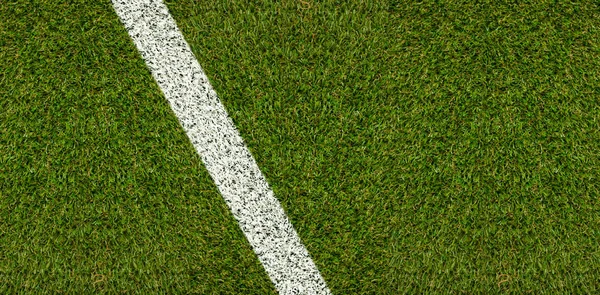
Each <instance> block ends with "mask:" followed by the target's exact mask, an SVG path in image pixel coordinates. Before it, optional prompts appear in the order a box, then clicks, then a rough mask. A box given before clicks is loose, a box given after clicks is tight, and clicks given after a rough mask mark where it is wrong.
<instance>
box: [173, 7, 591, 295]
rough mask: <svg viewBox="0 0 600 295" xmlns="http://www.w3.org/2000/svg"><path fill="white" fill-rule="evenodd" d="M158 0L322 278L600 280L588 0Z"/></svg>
mask: <svg viewBox="0 0 600 295" xmlns="http://www.w3.org/2000/svg"><path fill="white" fill-rule="evenodd" d="M307 2H309V3H310V4H303V2H302V1H291V0H287V1H278V2H277V3H275V2H274V1H253V2H251V3H248V2H247V1H214V2H213V1H201V2H200V3H198V2H197V1H192V0H186V1H169V2H168V3H169V7H170V9H171V12H172V14H173V15H174V17H175V19H176V20H177V21H178V23H179V26H180V28H181V29H182V30H183V32H184V35H185V36H186V38H187V40H188V42H190V43H191V46H192V48H193V50H194V52H195V54H196V55H197V57H198V59H199V61H200V63H201V64H202V66H203V67H204V69H205V70H206V72H207V74H208V76H209V78H210V79H211V81H212V83H213V85H214V87H215V88H216V90H217V93H219V95H220V97H221V99H222V100H223V102H224V104H225V106H226V107H227V108H228V110H229V112H230V114H231V116H232V117H233V118H234V121H235V122H236V124H237V126H238V128H239V129H240V131H241V133H242V136H243V137H244V138H245V140H246V141H247V143H248V145H249V148H250V150H251V151H252V152H253V154H254V156H255V157H256V158H257V161H258V163H259V166H260V167H261V169H262V170H263V172H264V173H265V174H266V177H267V179H268V180H269V182H270V184H271V185H272V187H273V188H274V191H275V194H276V195H277V197H278V198H279V199H280V200H281V202H282V204H283V206H284V207H285V209H286V211H287V212H288V214H289V216H290V218H291V220H292V223H293V224H294V225H295V226H296V228H297V230H298V232H299V234H300V236H301V238H302V239H303V241H304V242H305V243H306V245H307V248H308V250H309V252H310V253H311V254H312V256H313V257H314V258H315V262H316V264H317V265H318V267H319V269H320V270H321V271H322V274H323V275H324V277H325V280H326V281H327V282H328V284H329V286H330V287H331V289H332V291H333V293H335V294H402V293H411V294H421V293H432V294H445V293H457V294H460V293H466V294H474V293H478V294H482V293H484V294H493V293H516V294H523V293H528V292H530V293H532V294H542V293H563V292H564V293H586V292H589V293H597V292H599V291H600V281H599V280H598V277H599V276H600V252H598V249H599V248H598V244H600V231H598V228H600V214H599V213H600V200H599V199H598V197H600V194H599V193H600V191H599V188H598V181H599V179H598V176H599V171H600V159H599V155H600V132H599V127H600V124H599V121H600V118H599V117H600V105H599V102H600V96H599V95H600V46H599V45H600V44H599V40H600V10H599V9H600V7H599V6H598V4H597V2H593V1H587V2H583V3H578V4H577V3H574V4H572V3H570V2H566V3H556V4H554V3H552V2H549V1H544V2H541V1H535V2H532V3H523V4H507V3H500V2H498V3H491V2H487V3H481V4H478V5H474V4H472V3H471V2H464V3H460V2H459V1H437V2H434V1H423V2H420V3H412V4H408V3H405V2H400V1H397V2H386V1H366V2H364V3H360V2H361V1H307Z"/></svg>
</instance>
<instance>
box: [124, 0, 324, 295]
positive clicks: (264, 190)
mask: <svg viewBox="0 0 600 295" xmlns="http://www.w3.org/2000/svg"><path fill="white" fill-rule="evenodd" d="M112 3H113V6H114V9H115V11H116V12H117V14H118V15H119V18H120V19H121V21H122V22H123V24H124V25H125V28H126V29H127V31H128V33H129V35H130V36H131V38H132V39H133V42H134V43H135V45H136V46H137V48H138V50H139V52H140V53H141V55H142V57H143V58H144V59H145V61H146V65H147V66H148V68H149V69H150V71H151V72H152V75H153V76H154V79H155V80H156V82H157V83H158V85H159V86H160V88H161V89H162V91H163V93H164V95H165V97H166V98H167V100H168V101H169V104H170V105H171V108H172V109H173V111H174V112H175V114H176V115H177V117H178V118H179V122H180V123H181V125H182V126H183V128H184V129H185V131H186V133H187V135H188V137H189V138H190V140H191V142H192V144H193V145H194V147H195V148H196V151H197V152H198V153H199V154H200V156H201V158H202V161H203V162H204V165H205V166H206V168H207V169H208V172H209V173H210V175H211V177H212V178H213V180H214V182H215V183H216V185H217V187H218V189H219V191H220V192H221V194H222V195H223V198H224V199H225V201H226V202H227V205H228V206H229V208H230V209H231V211H232V212H233V215H234V216H235V218H236V219H237V221H238V223H239V226H240V227H241V229H242V231H243V232H244V234H245V235H246V238H247V239H248V241H249V242H250V245H252V247H253V248H254V252H256V254H257V256H258V258H259V260H260V262H261V263H262V265H263V266H264V268H265V269H266V271H267V273H268V275H269V277H270V278H271V281H273V283H274V285H275V288H276V289H277V290H278V292H279V293H280V294H331V292H330V291H329V289H328V288H327V285H326V284H325V281H324V280H323V278H322V277H321V274H320V273H319V271H318V269H317V267H316V266H315V264H314V262H313V261H312V260H311V258H310V256H309V254H308V251H307V250H306V248H305V247H304V245H302V242H301V241H300V238H299V237H298V234H297V233H296V231H295V230H294V228H293V227H292V224H291V223H290V221H289V220H288V218H287V216H286V215H285V212H284V211H283V208H282V207H281V205H280V204H279V202H278V201H277V199H276V198H275V196H274V194H273V191H272V190H271V189H270V188H269V185H268V184H267V181H266V179H265V178H264V176H263V175H262V173H261V172H260V169H259V168H258V166H257V165H256V162H255V161H254V158H253V157H252V155H250V151H249V150H248V148H247V147H246V145H245V144H244V142H243V141H242V138H241V137H240V135H239V133H238V131H237V129H236V128H235V126H234V124H233V121H232V120H231V118H229V116H228V115H227V112H226V111H225V108H224V107H223V105H222V104H221V102H220V100H219V98H218V97H217V94H216V93H215V91H214V90H213V88H212V87H211V86H210V84H209V81H208V78H207V77H206V75H205V74H204V72H203V70H202V68H201V67H200V64H199V63H198V61H197V60H196V58H195V56H194V54H193V53H192V51H191V49H190V47H189V45H188V44H187V43H186V42H185V39H184V38H183V35H182V34H181V32H180V31H179V29H178V27H177V25H176V23H175V20H174V19H173V18H172V17H171V15H170V14H169V11H168V10H167V7H166V6H165V4H164V3H163V2H162V0H112Z"/></svg>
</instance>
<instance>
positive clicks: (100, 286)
mask: <svg viewBox="0 0 600 295" xmlns="http://www.w3.org/2000/svg"><path fill="white" fill-rule="evenodd" d="M0 20H1V21H0V294H16V293H28V294H42V293H47V294H58V293H66V294H97V293H107V294H117V293H118V294H123V293H124V294H156V293H162V294H192V293H194V294H270V293H271V294H272V293H274V291H275V289H274V287H273V286H272V284H271V282H270V281H269V278H268V277H267V275H266V273H265V271H264V270H263V268H262V266H261V265H260V263H259V262H258V260H257V259H256V257H255V255H254V253H253V252H252V249H251V247H250V245H249V244H248V242H247V241H246V240H245V238H244V236H243V234H242V232H241V230H239V228H238V226H237V224H236V223H235V220H234V219H233V216H232V215H231V213H230V212H229V209H228V208H227V206H226V204H225V202H224V200H223V199H222V197H221V196H220V195H219V193H218V191H217V190H216V187H215V186H214V184H213V182H212V180H211V179H210V177H209V175H208V173H207V172H206V170H205V168H204V167H203V165H202V162H201V161H200V158H199V157H198V155H197V154H196V152H195V150H194V149H193V147H192V145H191V143H190V142H189V140H188V139H187V137H186V135H185V133H184V132H183V130H182V129H181V127H180V126H179V123H178V122H177V118H176V117H175V116H174V115H173V113H172V111H171V109H170V107H169V105H168V104H167V101H166V100H165V99H164V97H163V96H162V95H161V92H160V90H159V88H158V86H157V85H156V83H155V82H154V80H153V79H152V77H151V75H150V72H149V71H148V70H147V69H146V67H145V65H144V62H143V60H142V59H141V57H140V56H139V54H138V52H137V51H136V48H135V46H134V45H133V43H132V42H131V40H130V39H129V36H128V35H127V32H126V31H125V28H124V27H123V26H122V24H121V23H120V21H119V19H118V17H117V15H116V14H115V12H114V11H113V9H112V6H111V3H110V1H108V0H104V1H71V0H69V1H8V2H6V1H2V2H0Z"/></svg>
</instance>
